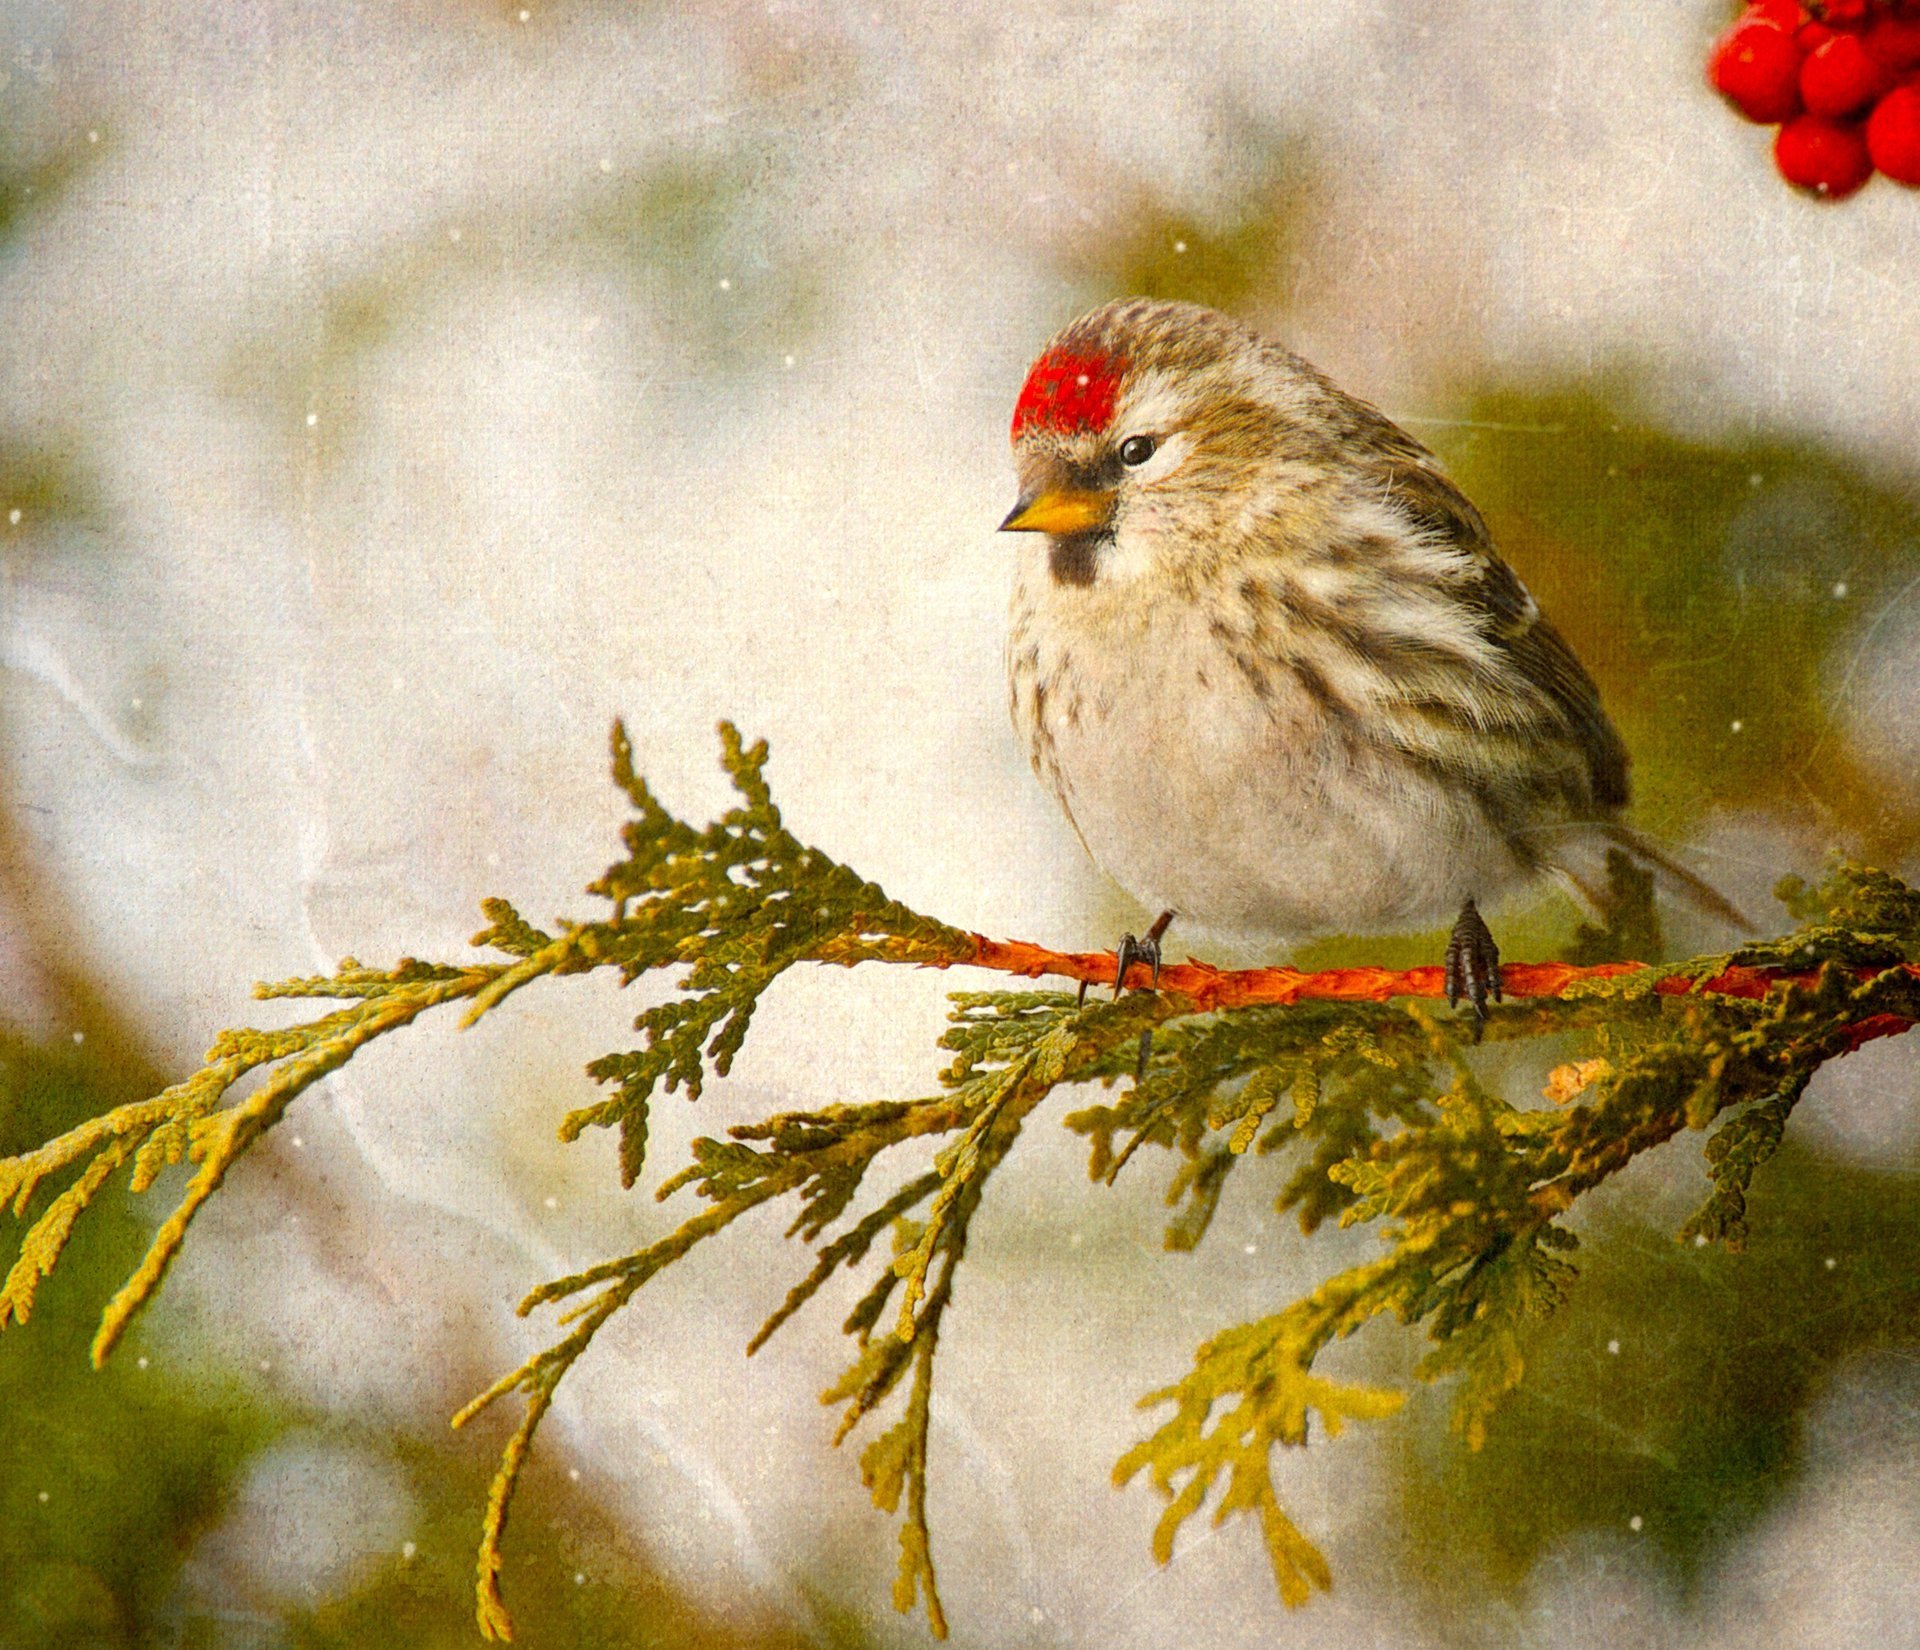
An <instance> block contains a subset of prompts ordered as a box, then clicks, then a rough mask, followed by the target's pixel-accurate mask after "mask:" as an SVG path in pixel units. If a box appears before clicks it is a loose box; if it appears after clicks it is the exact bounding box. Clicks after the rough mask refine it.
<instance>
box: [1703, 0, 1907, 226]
mask: <svg viewBox="0 0 1920 1650" xmlns="http://www.w3.org/2000/svg"><path fill="white" fill-rule="evenodd" d="M1707 79H1708V80H1709V81H1710V82H1712V84H1713V87H1714V89H1715V90H1716V91H1718V92H1720V93H1721V94H1722V95H1723V96H1724V97H1725V98H1726V99H1727V101H1728V102H1730V103H1731V104H1732V105H1733V106H1734V107H1735V108H1736V109H1738V110H1739V111H1740V112H1741V113H1742V114H1743V115H1745V116H1746V117H1747V119H1749V120H1754V121H1758V122H1760V123H1761V124H1762V125H1765V126H1775V125H1777V126H1778V127H1779V128H1780V131H1779V134H1778V136H1776V137H1775V139H1774V144H1773V163H1774V165H1775V166H1777V167H1778V168H1779V170H1780V175H1781V176H1782V177H1783V178H1785V179H1786V180H1787V182H1789V183H1791V184H1794V185H1795V186H1797V187H1798V188H1801V189H1806V190H1811V191H1812V192H1813V193H1814V194H1816V195H1824V196H1826V197H1827V198H1828V199H1830V200H1838V199H1839V198H1840V197H1841V196H1842V195H1851V194H1852V193H1853V192H1854V190H1856V189H1858V188H1859V187H1860V186H1861V185H1862V184H1863V183H1865V182H1866V181H1867V179H1868V178H1870V177H1872V176H1873V174H1874V170H1875V168H1876V167H1877V168H1878V169H1879V170H1880V171H1882V172H1884V173H1886V175H1887V176H1888V177H1890V178H1892V179H1893V180H1894V181H1895V182H1896V183H1905V184H1910V185H1915V186H1920V0H1806V3H1805V4H1803V3H1802V0H1750V3H1749V4H1748V6H1747V8H1746V10H1745V12H1743V13H1742V14H1741V17H1740V20H1739V21H1738V22H1737V23H1735V24H1734V25H1733V26H1732V27H1731V28H1730V29H1728V30H1727V32H1726V33H1725V34H1723V35H1721V37H1720V38H1719V40H1718V41H1717V42H1715V44H1714V48H1713V55H1712V56H1711V57H1710V58H1708V59H1707Z"/></svg>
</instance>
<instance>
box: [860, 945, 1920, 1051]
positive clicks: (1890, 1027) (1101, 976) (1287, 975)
mask: <svg viewBox="0 0 1920 1650" xmlns="http://www.w3.org/2000/svg"><path fill="white" fill-rule="evenodd" d="M966 938H967V940H968V942H969V943H970V945H971V947H972V949H971V950H969V951H968V952H967V953H966V954H965V955H963V956H958V957H929V958H927V959H925V960H924V962H923V964H922V966H924V967H928V968H986V969H992V970H993V971H995V972H996V973H1001V974H1013V975H1016V976H1018V977H1019V978H1021V979H1025V980H1037V979H1042V978H1045V977H1048V976H1052V977H1054V978H1057V979H1063V980H1075V981H1078V982H1080V983H1082V984H1085V985H1107V986H1110V985H1112V984H1113V975H1114V965H1115V963H1116V961H1117V960H1118V959H1117V958H1116V956H1115V954H1114V953H1113V952H1111V951H1053V950H1050V949H1048V948H1047V947H1046V946H1044V945H1034V944H1032V943H1030V942H1029V941H1026V940H990V939H988V938H986V936H985V935H982V934H972V933H970V934H968V935H967V936H966ZM893 960H898V961H907V960H916V961H917V960H920V959H907V958H898V959H893ZM1899 966H1901V967H1904V968H1905V969H1906V970H1907V972H1908V973H1910V974H1912V975H1914V976H1915V977H1916V978H1920V965H1916V964H1901V965H1899ZM1880 972H1881V970H1879V969H1876V968H1874V967H1872V966H1870V965H1865V964H1863V965H1860V966H1858V967H1856V968H1855V969H1854V970H1853V977H1854V978H1855V979H1857V980H1863V981H1864V980H1868V979H1871V978H1873V977H1874V976H1875V975H1876V974H1878V973H1880ZM1643 976H1645V977H1643ZM1818 977H1819V971H1818V970H1817V969H1812V968H1800V969H1794V968H1780V967H1756V966H1753V965H1750V964H1733V965H1731V966H1729V967H1726V968H1723V969H1719V970H1717V971H1715V972H1714V973H1712V974H1709V975H1706V976H1705V977H1702V976H1701V975H1699V974H1696V973H1679V974H1662V973H1659V972H1657V971H1656V969H1655V967H1654V965H1652V964H1650V963H1640V962H1612V963H1595V964H1591V965H1588V966H1586V967H1581V966H1578V965H1576V964H1573V963H1562V962H1546V963H1506V964H1504V965H1503V966H1502V967H1501V970H1500V982H1501V989H1502V991H1503V993H1504V994H1505V995H1506V996H1507V997H1508V998H1509V999H1515V1000H1526V999H1529V998H1539V997H1544V998H1565V997H1571V996H1577V995H1579V993H1580V990H1581V988H1582V987H1583V986H1590V985H1595V984H1599V983H1602V982H1608V983H1614V982H1628V983H1631V984H1632V985H1633V987H1634V988H1636V989H1637V990H1641V991H1647V990H1651V991H1654V992H1656V993H1658V994H1659V995H1660V996H1663V997H1684V996H1689V995H1692V994H1694V993H1698V992H1709V993H1713V994H1715V995H1718V996H1724V997H1743V998H1749V999H1753V998H1760V997H1764V996H1766V995H1767V993H1768V992H1769V991H1771V990H1774V989H1775V988H1776V987H1780V986H1811V985H1812V984H1813V983H1814V981H1815V980H1816V979H1817V978H1818ZM1152 983H1153V981H1152V976H1151V974H1150V973H1149V971H1148V969H1147V966H1146V964H1144V963H1135V964H1133V965H1132V967H1130V968H1129V969H1128V971H1127V988H1128V990H1130V991H1143V990H1146V989H1147V988H1149V987H1150V986H1151V985H1152ZM1159 988H1160V990H1161V991H1163V992H1166V993H1170V994H1171V995H1173V996H1175V997H1178V998H1179V999H1181V1002H1180V1011H1181V1012H1182V1013H1188V1014H1214V1013H1219V1012H1221V1011H1222V1010H1226V1009H1235V1008H1251V1007H1253V1006H1255V1005H1258V1004H1276V1005H1279V1004H1289V1003H1300V1002H1349V1003H1355V1002H1360V1003H1384V1002H1387V1001H1389V1000H1390V999H1392V998H1394V997H1429V998H1431V997H1444V996H1445V995H1446V970H1445V969H1443V968H1440V967H1431V968H1404V969H1391V968H1370V967H1362V968H1323V969H1321V970H1319V971H1318V972H1316V973H1312V974H1303V973H1301V972H1300V970H1299V969H1297V968H1286V967H1278V968H1238V969H1220V968H1215V967H1214V966H1213V965H1212V964H1211V963H1205V962H1201V961H1200V960H1199V959H1198V958H1195V957H1189V958H1188V959H1187V960H1186V961H1185V962H1184V963H1170V964H1167V965H1165V966H1163V967H1162V968H1161V970H1160V987H1159ZM1913 1024H1914V1022H1913V1021H1912V1020H1908V1019H1904V1018H1902V1017H1901V1016H1899V1015H1882V1016H1879V1017H1878V1018H1877V1019H1876V1021H1875V1023H1874V1024H1873V1025H1872V1026H1871V1027H1867V1026H1863V1027H1862V1030H1864V1031H1866V1033H1867V1035H1866V1036H1863V1037H1862V1038H1861V1039H1860V1040H1861V1042H1867V1041H1871V1040H1872V1039H1873V1038H1875V1037H1891V1036H1895V1035H1897V1034H1898V1033H1900V1032H1902V1031H1906V1030H1909V1029H1911V1028H1912V1026H1913ZM1490 1030H1491V1028H1490ZM1855 1046H1858V1045H1857V1044H1856V1045H1855Z"/></svg>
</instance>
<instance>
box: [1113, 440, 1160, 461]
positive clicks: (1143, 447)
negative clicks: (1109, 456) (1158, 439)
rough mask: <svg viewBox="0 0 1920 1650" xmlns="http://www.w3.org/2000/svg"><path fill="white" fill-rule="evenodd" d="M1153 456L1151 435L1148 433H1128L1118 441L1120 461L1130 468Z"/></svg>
mask: <svg viewBox="0 0 1920 1650" xmlns="http://www.w3.org/2000/svg"><path fill="white" fill-rule="evenodd" d="M1152 457H1153V437H1152V436H1150V435H1130V436H1128V437H1127V439H1126V440H1125V441H1123V442H1121V443H1120V462H1121V463H1122V464H1125V465H1127V466H1128V467H1130V468H1137V467H1138V466H1139V465H1142V464H1144V463H1146V461H1147V460H1148V459H1150V458H1152Z"/></svg>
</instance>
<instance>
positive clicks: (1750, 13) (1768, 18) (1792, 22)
mask: <svg viewBox="0 0 1920 1650" xmlns="http://www.w3.org/2000/svg"><path fill="white" fill-rule="evenodd" d="M1756 20H1759V21H1763V22H1767V23H1775V24H1778V25H1779V26H1780V27H1781V28H1783V29H1789V30H1791V29H1797V28H1799V26H1800V25H1801V24H1802V23H1804V22H1806V20H1807V10H1806V7H1804V6H1803V5H1801V4H1800V0H1753V3H1752V4H1751V5H1750V6H1748V7H1747V9H1746V12H1745V14H1744V15H1743V16H1742V17H1741V19H1740V21H1741V22H1743V23H1751V22H1754V21H1756Z"/></svg>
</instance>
